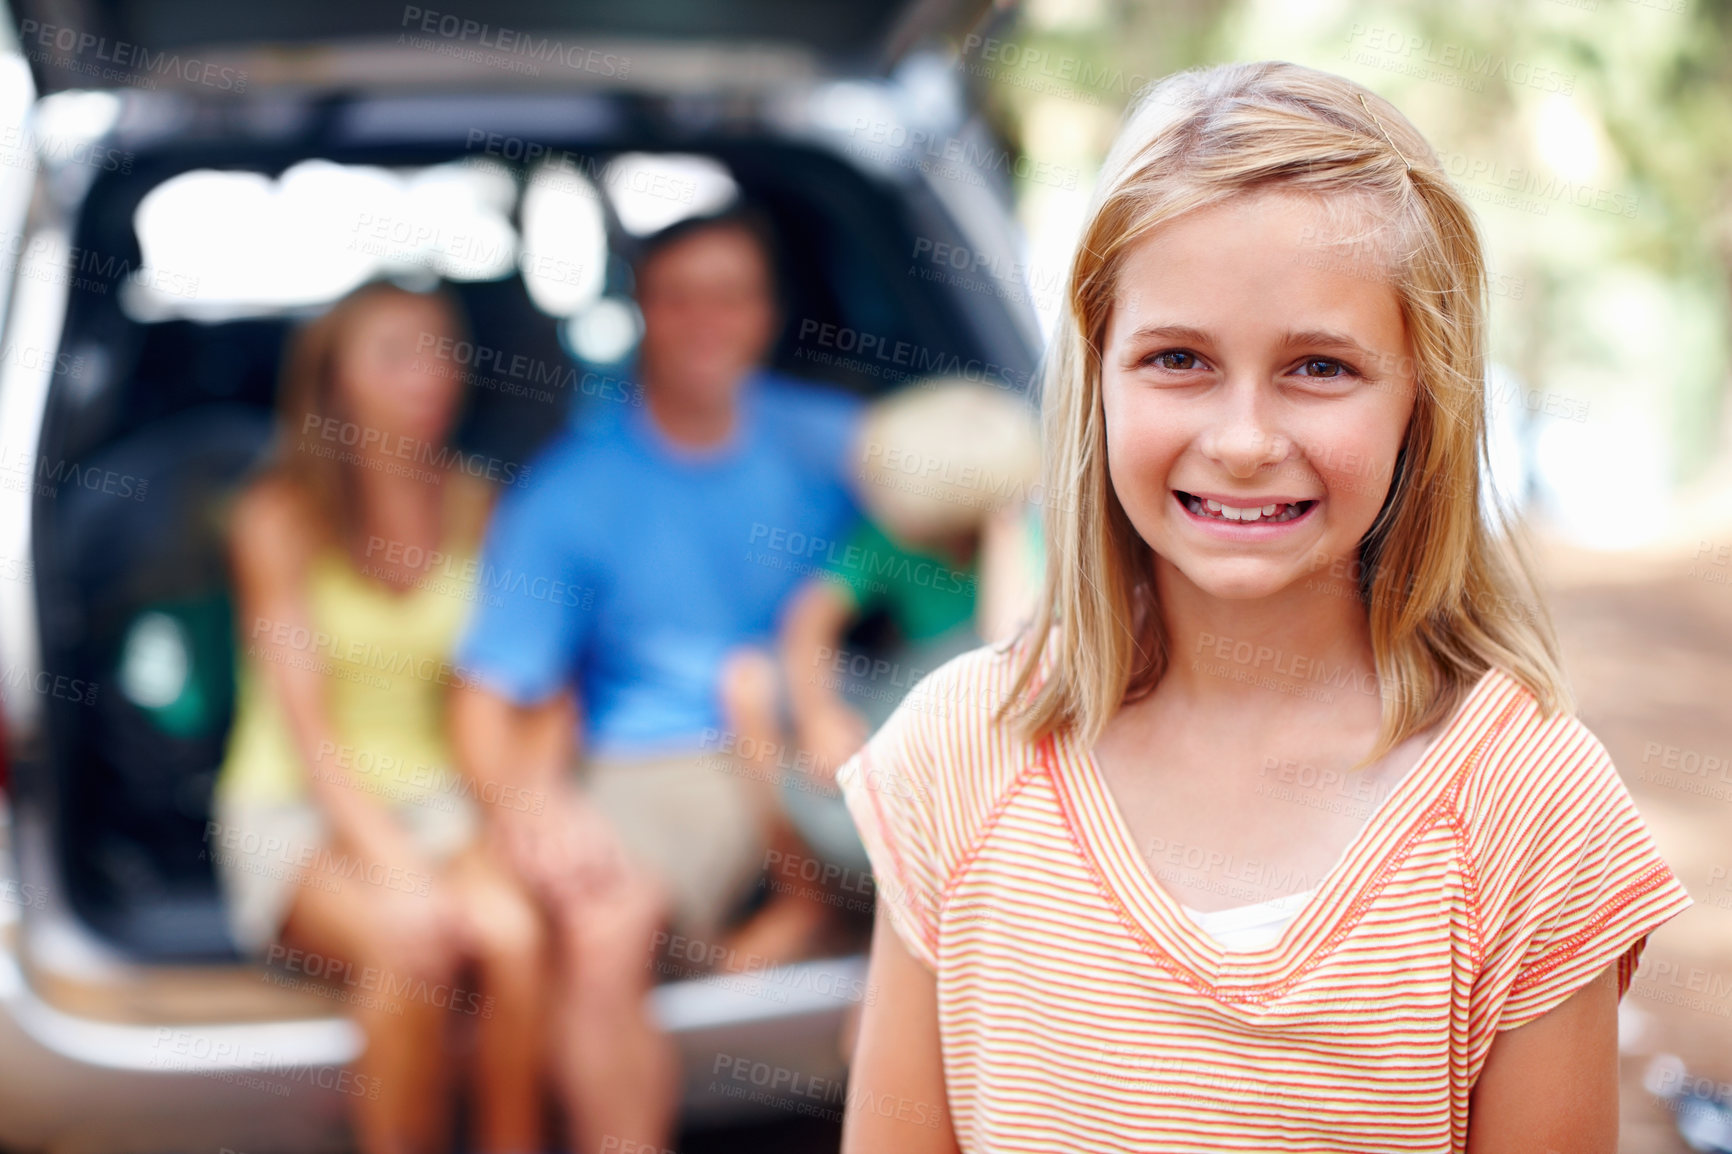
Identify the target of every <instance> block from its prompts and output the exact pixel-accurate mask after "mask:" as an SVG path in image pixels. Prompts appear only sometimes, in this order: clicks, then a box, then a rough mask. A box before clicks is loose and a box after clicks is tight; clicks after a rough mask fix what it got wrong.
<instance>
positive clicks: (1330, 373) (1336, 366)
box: [1299, 357, 1359, 380]
mask: <svg viewBox="0 0 1732 1154" xmlns="http://www.w3.org/2000/svg"><path fill="white" fill-rule="evenodd" d="M1299 368H1300V374H1299V375H1300V376H1304V377H1321V378H1323V379H1325V380H1328V379H1330V378H1334V377H1356V376H1358V375H1359V374H1358V373H1356V372H1354V371H1353V370H1352V369H1350V368H1348V367H1347V366H1346V365H1344V364H1342V363H1341V362H1340V361H1334V360H1330V359H1329V358H1328V357H1312V358H1311V359H1310V360H1308V361H1305V362H1304V363H1302V364H1301V365H1300V366H1299Z"/></svg>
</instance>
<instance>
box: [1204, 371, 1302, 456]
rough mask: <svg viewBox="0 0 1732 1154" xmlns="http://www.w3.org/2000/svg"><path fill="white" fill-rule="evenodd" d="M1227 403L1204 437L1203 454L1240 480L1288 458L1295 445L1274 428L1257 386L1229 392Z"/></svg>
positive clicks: (1226, 398)
mask: <svg viewBox="0 0 1732 1154" xmlns="http://www.w3.org/2000/svg"><path fill="white" fill-rule="evenodd" d="M1224 400H1225V401H1226V404H1225V407H1224V408H1223V409H1222V411H1221V412H1220V414H1219V416H1218V418H1217V419H1216V421H1214V422H1213V423H1212V424H1211V426H1210V428H1209V430H1208V432H1207V433H1205V434H1204V436H1203V438H1202V442H1201V446H1200V447H1201V448H1202V450H1203V452H1204V453H1206V454H1207V455H1208V456H1209V457H1210V458H1211V459H1212V460H1214V461H1216V462H1217V463H1218V464H1220V466H1221V467H1222V468H1223V469H1225V470H1226V471H1227V472H1228V473H1229V474H1230V475H1232V476H1234V477H1239V478H1249V477H1252V476H1255V475H1256V473H1257V470H1259V469H1262V468H1265V467H1267V466H1269V465H1276V464H1279V463H1280V462H1282V461H1284V460H1286V459H1287V454H1288V453H1289V452H1290V451H1291V449H1292V446H1293V443H1292V441H1291V440H1289V439H1288V438H1287V437H1286V436H1285V435H1283V434H1282V433H1280V432H1279V431H1277V430H1276V429H1275V428H1274V427H1273V423H1272V422H1271V421H1270V420H1269V417H1268V414H1267V413H1266V412H1265V406H1264V405H1263V404H1262V401H1261V398H1259V397H1257V395H1256V393H1255V391H1254V387H1251V388H1235V389H1229V390H1227V396H1226V397H1225V398H1224Z"/></svg>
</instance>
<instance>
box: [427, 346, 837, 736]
mask: <svg viewBox="0 0 1732 1154" xmlns="http://www.w3.org/2000/svg"><path fill="white" fill-rule="evenodd" d="M640 395H641V394H640ZM860 409H861V405H860V402H859V401H858V400H856V399H855V398H853V397H850V396H847V395H845V394H842V393H837V392H834V391H831V390H826V389H824V388H822V387H821V386H818V385H811V384H806V383H803V382H799V381H794V380H791V379H789V378H786V377H779V376H777V375H775V374H772V373H768V372H760V373H757V374H755V375H754V376H753V377H752V378H751V379H750V380H748V381H747V382H746V384H745V386H744V387H743V388H742V390H741V396H740V408H739V419H738V421H737V422H736V424H735V426H734V432H733V435H732V436H731V437H730V439H729V440H728V442H727V443H726V444H723V445H720V446H716V447H714V448H711V449H704V450H693V449H687V448H684V447H682V446H678V445H676V444H674V443H673V442H671V441H669V440H668V439H667V437H666V436H665V435H664V434H663V433H662V432H661V431H660V430H659V429H658V428H657V427H656V425H655V424H654V421H653V419H652V418H651V416H650V413H649V409H648V408H647V407H646V406H632V405H607V406H600V407H598V409H597V410H596V411H594V412H593V413H591V414H588V415H587V416H586V419H585V420H584V421H583V422H582V423H581V424H580V425H579V426H578V427H577V428H575V429H573V430H572V431H571V432H569V433H566V434H565V435H563V436H562V437H560V439H559V440H558V441H556V442H555V443H554V444H553V446H552V447H551V448H549V449H548V450H546V451H545V452H544V453H542V454H541V456H540V457H539V458H538V459H537V460H536V462H535V463H534V465H533V466H532V468H531V470H530V476H531V478H532V480H531V482H530V483H529V484H528V485H527V486H523V487H520V488H516V489H513V490H511V491H509V492H508V493H507V494H506V495H505V496H504V497H503V498H502V499H501V502H500V507H499V510H498V512H497V513H496V514H495V517H494V520H493V524H492V526H491V527H490V528H489V530H488V536H487V544H486V548H485V551H484V553H483V557H482V570H481V581H480V586H481V591H480V600H479V602H478V604H477V605H476V608H475V612H474V614H473V616H472V617H471V619H470V625H469V628H468V630H467V632H466V635H465V637H464V639H463V642H462V644H461V646H460V647H459V649H458V653H457V661H458V664H459V666H460V667H462V669H463V672H464V676H465V677H469V678H476V679H479V680H480V682H481V683H482V684H483V685H486V686H487V687H488V688H490V689H492V690H494V691H496V692H498V693H501V694H503V695H504V696H505V697H507V698H509V699H510V700H512V701H514V702H516V703H518V704H530V703H533V702H537V701H541V700H545V699H546V698H547V697H548V696H549V695H551V694H553V693H555V692H557V691H559V690H560V689H561V688H563V687H564V686H566V685H567V684H575V685H576V687H577V691H578V697H579V700H580V702H581V705H582V714H583V726H584V739H585V753H586V755H587V754H590V753H594V754H598V755H600V756H627V757H630V756H654V755H656V754H659V753H668V752H675V751H680V750H689V749H694V748H697V747H698V746H699V745H700V744H701V742H702V740H703V735H704V731H705V730H715V729H720V728H722V727H723V723H722V719H721V710H720V697H719V685H718V678H719V676H720V672H721V665H722V661H723V659H724V657H725V656H726V654H727V653H728V652H729V651H730V650H732V649H734V648H735V647H736V646H739V645H742V644H747V643H759V644H763V643H766V642H768V641H769V640H770V639H771V638H772V637H773V636H774V633H775V631H776V628H777V626H778V624H779V622H778V616H779V613H780V611H781V610H782V608H783V606H784V604H785V602H786V601H787V598H788V595H789V594H790V593H791V592H792V591H793V590H794V588H795V586H796V585H798V584H799V583H800V581H801V580H802V578H803V577H804V576H806V575H807V574H808V573H809V572H812V571H814V570H815V569H816V568H817V565H818V564H819V563H821V562H822V559H823V557H824V556H825V555H826V554H827V553H828V552H829V551H830V550H831V548H832V547H833V545H834V543H836V542H838V541H840V540H841V539H842V538H843V537H845V536H846V535H847V533H848V532H849V530H850V529H851V527H852V526H853V524H854V523H855V521H856V519H857V518H858V517H859V511H858V508H857V507H856V505H855V504H854V500H853V498H852V496H851V495H850V493H849V490H848V487H847V485H846V483H845V477H846V475H847V473H848V471H849V466H850V464H851V463H852V456H853V449H852V441H853V436H854V432H855V428H856V425H857V422H858V420H859V416H860Z"/></svg>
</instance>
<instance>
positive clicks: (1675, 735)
mask: <svg viewBox="0 0 1732 1154" xmlns="http://www.w3.org/2000/svg"><path fill="white" fill-rule="evenodd" d="M1722 536H1724V535H1722ZM1722 546H1732V539H1727V540H1707V541H1699V542H1696V543H1694V544H1693V545H1692V546H1690V547H1686V548H1684V549H1682V550H1674V551H1672V552H1670V553H1668V554H1650V555H1647V556H1618V557H1610V558H1609V557H1605V556H1601V555H1589V554H1583V553H1577V552H1574V551H1571V550H1568V549H1564V548H1561V547H1558V546H1556V545H1551V546H1542V547H1541V549H1540V550H1539V558H1540V560H1541V563H1542V569H1543V571H1544V572H1545V574H1546V581H1547V583H1548V588H1547V595H1548V603H1549V605H1550V607H1551V610H1552V613H1553V617H1554V620H1555V623H1556V625H1557V628H1558V632H1559V635H1560V638H1561V640H1562V644H1563V648H1564V657H1565V663H1566V669H1567V670H1568V672H1569V674H1570V677H1571V679H1572V682H1573V684H1574V686H1575V690H1576V694H1577V707H1578V712H1579V714H1580V716H1581V718H1582V720H1583V721H1584V722H1585V723H1586V724H1587V725H1588V727H1589V728H1591V729H1592V730H1593V731H1594V732H1595V733H1596V734H1597V735H1598V736H1599V738H1600V740H1601V741H1603V742H1604V743H1605V745H1606V748H1607V749H1608V750H1609V751H1610V752H1611V755H1612V758H1613V760H1614V762H1615V763H1616V764H1617V766H1618V769H1619V772H1620V773H1621V774H1622V776H1623V779H1624V782H1625V784H1626V785H1627V786H1628V787H1629V790H1630V793H1631V795H1632V797H1634V799H1635V801H1636V804H1637V806H1638V807H1639V808H1640V809H1641V811H1642V815H1643V817H1644V818H1645V819H1646V820H1647V822H1648V825H1649V828H1650V829H1651V830H1652V832H1653V835H1654V838H1655V841H1656V842H1657V843H1658V844H1659V847H1660V851H1661V853H1662V854H1663V855H1664V856H1665V858H1666V860H1667V862H1669V863H1670V864H1671V866H1672V868H1673V870H1674V871H1676V872H1677V874H1678V876H1679V878H1680V879H1681V880H1682V881H1683V883H1684V885H1685V887H1686V888H1687V889H1688V890H1689V891H1690V895H1691V897H1693V898H1694V899H1695V901H1696V904H1695V905H1694V906H1693V907H1692V908H1690V909H1689V910H1686V911H1685V912H1684V913H1683V914H1680V915H1679V916H1678V917H1676V918H1674V919H1673V920H1672V921H1671V922H1670V923H1668V924H1667V925H1665V926H1663V927H1662V928H1661V929H1660V930H1659V931H1658V932H1656V933H1655V934H1654V935H1653V937H1652V938H1650V939H1649V942H1648V947H1647V952H1646V953H1645V955H1644V957H1643V961H1642V967H1641V969H1640V970H1639V971H1638V972H1637V976H1636V980H1635V982H1634V984H1633V985H1632V986H1631V989H1630V992H1629V994H1628V995H1627V996H1626V997H1625V999H1624V1005H1623V1010H1622V1013H1621V1014H1620V1048H1621V1049H1622V1050H1623V1058H1622V1063H1621V1066H1622V1088H1621V1089H1622V1092H1621V1097H1620V1101H1621V1105H1622V1119H1623V1125H1622V1135H1621V1139H1622V1140H1621V1142H1620V1144H1619V1150H1620V1151H1623V1152H1624V1154H1675V1152H1676V1154H1685V1152H1687V1151H1688V1150H1689V1147H1688V1146H1686V1145H1685V1144H1684V1142H1683V1141H1682V1139H1681V1138H1679V1136H1678V1133H1677V1130H1676V1128H1675V1126H1674V1125H1673V1120H1672V1116H1671V1113H1670V1112H1669V1110H1668V1109H1667V1106H1666V1103H1665V1102H1664V1100H1662V1099H1661V1098H1659V1097H1657V1096H1656V1095H1654V1094H1653V1093H1650V1092H1649V1091H1648V1090H1647V1089H1645V1088H1644V1085H1643V1078H1644V1072H1645V1071H1646V1070H1647V1069H1648V1068H1649V1065H1650V1063H1651V1062H1652V1061H1653V1058H1654V1056H1655V1055H1656V1054H1661V1053H1670V1054H1675V1055H1677V1056H1678V1057H1679V1058H1682V1059H1683V1061H1684V1063H1685V1066H1686V1067H1687V1069H1688V1071H1689V1074H1690V1076H1691V1077H1692V1078H1701V1079H1706V1080H1709V1081H1705V1082H1702V1083H1698V1085H1699V1086H1700V1088H1702V1089H1704V1090H1710V1091H1712V1092H1715V1093H1717V1094H1718V1095H1719V1096H1720V1100H1721V1101H1722V1102H1727V1103H1732V547H1728V548H1724V549H1723V548H1722ZM1710 1082H1711V1084H1710Z"/></svg>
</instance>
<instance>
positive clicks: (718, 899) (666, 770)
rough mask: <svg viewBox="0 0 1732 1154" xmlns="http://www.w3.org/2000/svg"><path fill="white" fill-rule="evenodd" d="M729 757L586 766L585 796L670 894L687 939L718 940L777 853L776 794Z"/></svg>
mask: <svg viewBox="0 0 1732 1154" xmlns="http://www.w3.org/2000/svg"><path fill="white" fill-rule="evenodd" d="M754 773H755V771H754V770H753V769H752V767H750V766H747V765H745V764H743V763H741V762H740V761H738V760H737V759H735V758H733V757H730V756H728V755H727V754H723V753H717V752H714V751H709V750H694V751H692V752H691V753H689V754H680V755H678V756H674V757H662V758H655V759H650V760H621V759H603V758H596V759H593V760H590V761H587V762H585V763H583V764H582V765H580V766H579V767H578V769H577V771H576V775H577V780H578V783H579V784H580V786H581V787H582V789H583V791H584V793H585V795H586V796H587V797H589V799H590V800H591V801H592V802H594V804H595V806H596V808H597V809H599V810H601V812H602V813H603V814H604V815H605V816H606V817H607V818H608V820H609V821H611V822H612V823H613V828H614V830H615V831H616V832H617V833H618V835H619V839H620V842H621V843H622V844H623V845H624V847H625V850H626V852H627V853H628V854H630V855H631V856H632V857H633V858H634V859H635V860H636V861H637V862H638V863H639V864H640V865H642V866H643V867H644V868H646V869H647V870H649V871H650V872H651V873H653V874H655V875H656V876H657V877H658V878H659V879H660V880H661V881H662V883H663V884H664V885H666V886H667V888H668V891H669V894H670V895H671V898H672V902H673V910H672V915H671V917H672V921H673V924H674V929H675V930H677V931H678V932H680V933H682V934H684V935H686V936H688V937H692V938H695V939H698V940H709V939H713V937H714V936H715V935H716V934H717V933H718V932H719V931H720V930H721V929H722V927H723V925H724V923H725V922H726V921H727V920H728V915H729V914H731V913H733V912H734V910H735V909H737V908H738V907H739V905H740V904H741V903H742V902H743V901H744V900H745V899H746V897H747V896H748V895H749V894H750V893H751V890H752V886H753V884H754V883H755V882H756V881H757V879H758V876H759V874H760V873H761V871H762V870H763V868H764V855H765V853H766V851H767V850H768V849H769V821H768V809H767V805H766V802H767V800H768V798H769V797H770V789H769V787H768V786H767V785H766V784H765V783H764V782H762V781H761V780H759V778H758V777H757V776H754Z"/></svg>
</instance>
